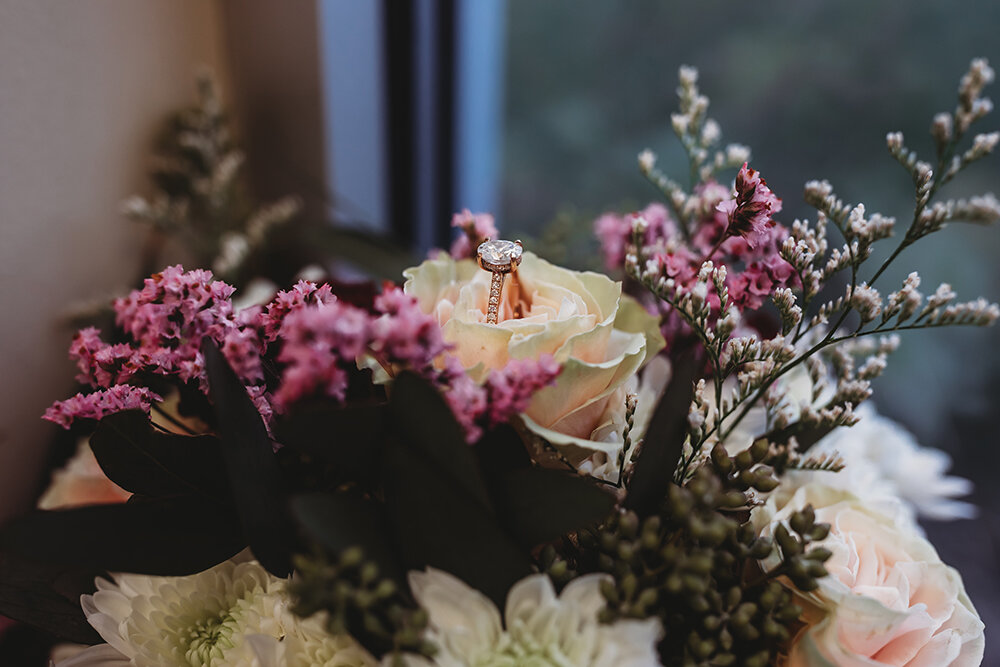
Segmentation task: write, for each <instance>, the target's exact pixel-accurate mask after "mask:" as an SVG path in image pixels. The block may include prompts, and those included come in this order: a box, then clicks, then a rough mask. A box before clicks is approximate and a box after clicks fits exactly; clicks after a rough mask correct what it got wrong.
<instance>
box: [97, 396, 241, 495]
mask: <svg viewBox="0 0 1000 667" xmlns="http://www.w3.org/2000/svg"><path fill="white" fill-rule="evenodd" d="M90 447H91V449H92V450H93V451H94V456H95V457H96V458H97V462H98V463H99V464H100V466H101V469H102V470H103V471H104V474H106V475H107V476H108V478H109V479H110V480H111V481H113V482H114V483H115V484H117V485H118V486H120V487H122V488H123V489H125V490H126V491H130V492H132V493H138V494H142V495H145V496H151V497H161V496H175V495H183V494H190V493H200V494H204V495H205V496H207V497H210V498H213V499H216V500H220V501H225V500H227V499H228V497H229V494H230V491H229V480H228V479H227V477H226V470H225V464H224V462H223V460H222V452H221V450H220V447H219V439H218V438H215V437H213V436H209V435H203V436H185V435H174V434H168V433H163V432H160V431H157V430H155V429H154V428H153V427H152V425H151V424H150V421H149V417H147V416H146V414H145V413H143V412H142V411H140V410H129V411H126V412H119V413H116V414H113V415H110V416H108V417H105V418H104V419H102V420H101V422H100V424H98V426H97V430H96V431H95V432H94V435H93V436H91V438H90Z"/></svg>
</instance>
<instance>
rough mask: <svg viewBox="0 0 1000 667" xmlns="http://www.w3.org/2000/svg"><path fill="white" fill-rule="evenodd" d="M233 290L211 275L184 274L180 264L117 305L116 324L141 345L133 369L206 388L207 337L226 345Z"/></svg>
mask: <svg viewBox="0 0 1000 667" xmlns="http://www.w3.org/2000/svg"><path fill="white" fill-rule="evenodd" d="M234 291H235V290H234V288H233V287H232V286H231V285H227V284H226V283H224V282H221V281H217V280H216V281H213V280H212V273H211V272H210V271H204V270H194V271H188V272H185V271H184V269H183V267H181V266H180V265H179V264H178V265H176V266H171V267H168V268H166V269H164V270H163V272H162V273H157V274H154V275H153V276H152V277H151V278H147V279H146V281H145V284H144V286H143V288H142V289H141V290H135V291H133V292H132V293H131V294H130V295H129V296H127V297H124V298H121V299H118V300H116V301H115V314H116V322H117V324H118V326H120V327H121V328H122V329H124V330H125V332H126V333H128V334H129V335H130V336H131V337H132V339H133V340H134V341H135V344H136V345H135V348H134V349H135V352H134V354H133V357H132V360H131V362H130V363H131V368H132V369H133V370H135V371H138V370H141V369H145V370H149V371H151V372H154V373H159V374H161V375H174V374H176V375H178V376H179V377H180V379H181V380H183V381H185V382H187V381H188V380H192V379H196V380H198V381H200V382H202V383H204V381H205V378H204V376H203V373H204V360H203V359H201V352H200V349H201V343H202V341H203V340H204V338H205V337H206V336H208V337H210V338H212V339H213V340H215V341H217V342H221V341H222V340H223V339H224V338H225V335H226V333H227V330H229V329H230V328H232V327H233V326H234V325H233V322H232V316H233V306H232V301H231V300H230V299H231V297H232V295H233V292H234ZM124 379H126V378H122V377H120V378H119V379H118V381H119V382H121V381H123V380H124Z"/></svg>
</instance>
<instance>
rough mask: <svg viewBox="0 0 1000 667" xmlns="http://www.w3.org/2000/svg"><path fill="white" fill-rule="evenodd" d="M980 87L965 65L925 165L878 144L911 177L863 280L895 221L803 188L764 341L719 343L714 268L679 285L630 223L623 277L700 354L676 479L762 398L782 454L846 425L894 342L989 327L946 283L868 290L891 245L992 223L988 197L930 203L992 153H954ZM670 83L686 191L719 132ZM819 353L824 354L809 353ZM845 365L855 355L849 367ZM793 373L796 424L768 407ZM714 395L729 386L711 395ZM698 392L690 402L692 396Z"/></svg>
mask: <svg viewBox="0 0 1000 667" xmlns="http://www.w3.org/2000/svg"><path fill="white" fill-rule="evenodd" d="M992 80H993V70H992V69H991V68H990V67H989V65H988V64H987V63H986V61H984V60H975V61H973V63H972V65H971V67H970V69H969V72H968V73H967V74H966V75H965V77H963V79H962V83H961V86H960V88H959V104H958V105H957V107H956V109H955V110H954V111H953V112H951V113H943V114H938V115H937V116H935V118H934V121H933V123H932V126H931V135H932V138H933V140H934V144H935V146H936V151H937V159H936V161H935V162H934V163H932V162H928V161H924V160H921V159H920V157H919V156H918V154H917V152H916V151H914V150H911V149H909V148H908V147H907V146H906V144H905V141H904V137H903V135H902V134H901V133H899V132H891V133H889V134H888V135H887V137H886V143H887V146H888V148H889V151H890V153H891V154H892V155H893V157H895V158H896V159H897V160H898V161H899V162H900V164H901V165H903V167H904V168H905V169H906V170H907V171H908V172H909V174H910V176H911V178H912V180H913V184H914V200H915V206H914V211H913V215H912V217H911V221H910V224H909V226H908V228H907V229H906V232H905V234H904V235H903V237H902V239H901V240H900V241H899V242H898V243H897V245H896V247H895V249H894V250H893V251H892V252H891V253H890V254H889V256H888V257H887V259H885V260H884V261H883V263H882V264H881V265H880V266H879V267H878V269H877V270H875V271H874V273H872V274H871V276H870V277H868V278H867V279H863V278H862V275H863V273H864V269H865V268H866V267H867V264H866V262H867V261H868V260H869V259H870V257H871V256H872V253H873V248H874V246H875V244H876V243H878V242H880V241H883V240H885V239H888V238H890V237H891V236H892V235H893V232H894V229H895V227H896V220H895V218H893V217H890V216H885V215H882V214H880V213H871V214H870V213H868V211H867V209H866V207H865V206H864V205H863V204H848V203H845V202H844V201H843V200H842V199H840V198H839V197H838V196H837V195H836V193H835V192H834V189H833V186H832V185H831V184H830V183H829V182H828V181H819V180H815V181H810V182H808V183H807V184H806V186H805V200H806V202H807V203H809V204H810V205H811V206H813V207H815V208H816V209H817V211H818V216H817V219H816V222H815V223H810V222H809V221H808V220H804V221H803V220H796V221H795V223H794V224H793V225H792V227H791V230H790V233H789V236H788V237H787V238H786V239H785V240H784V242H783V244H782V245H781V247H780V249H779V254H780V256H781V257H782V258H783V259H784V260H785V261H787V262H788V263H789V264H790V265H791V266H792V268H793V269H794V271H795V274H796V275H797V277H798V278H799V286H798V287H796V288H794V289H793V288H778V289H776V290H775V291H774V292H773V293H772V295H771V300H772V302H773V304H774V306H775V307H776V308H777V310H778V314H779V316H780V318H781V335H780V336H779V337H777V338H774V339H771V340H758V339H757V338H756V337H745V336H743V337H737V338H732V336H733V334H734V332H735V331H736V329H737V323H738V315H737V314H736V310H735V308H732V307H731V306H730V305H729V304H728V303H727V293H726V289H725V276H726V271H727V268H726V266H725V265H716V264H714V263H713V262H711V261H706V262H705V263H703V265H702V267H701V270H700V271H699V273H698V276H697V280H695V281H694V282H688V283H684V284H681V283H679V282H678V281H676V280H675V279H673V278H672V277H671V276H669V275H667V273H666V271H665V269H664V268H663V267H661V266H660V264H659V262H658V261H656V260H655V259H654V256H653V253H652V252H649V251H650V250H654V249H651V248H646V247H644V245H643V243H644V241H643V239H644V238H645V233H646V229H647V227H646V226H645V224H644V221H642V220H637V221H636V225H635V228H634V232H635V233H634V234H633V245H632V246H631V247H630V248H629V253H628V259H627V262H626V271H627V273H628V274H629V275H630V277H632V278H634V279H635V280H637V281H639V282H640V283H642V284H643V285H645V286H646V287H647V288H649V289H650V290H651V291H652V292H653V294H654V295H656V296H657V297H659V298H660V299H662V300H663V301H664V302H666V303H667V304H669V305H670V306H672V309H673V312H675V313H676V314H677V315H678V316H680V317H681V319H682V320H683V321H684V322H685V323H686V324H687V325H688V326H689V327H690V328H691V330H692V331H693V333H694V334H695V335H696V336H697V338H698V339H699V340H700V341H701V342H702V344H703V345H704V347H705V349H706V352H707V357H708V361H709V363H710V364H711V366H712V368H713V380H712V382H713V384H714V387H713V388H714V401H713V402H712V404H708V402H706V401H705V400H703V399H702V398H699V399H698V400H696V402H695V403H694V404H693V405H692V407H691V413H690V415H689V420H688V421H689V423H690V425H691V428H690V429H689V437H690V441H689V443H688V446H687V447H686V448H685V452H686V454H685V455H683V456H682V460H681V464H680V466H679V470H680V471H686V470H687V469H688V467H689V465H690V463H691V461H692V460H693V459H695V458H696V457H698V456H699V453H700V452H701V451H702V450H703V448H704V446H705V444H706V443H707V442H710V441H711V440H713V439H717V440H720V441H724V440H725V439H726V437H727V435H729V434H730V433H732V432H733V431H734V430H735V429H736V428H737V427H738V425H739V423H740V422H741V421H742V420H743V419H744V418H745V417H746V416H747V414H748V413H749V412H750V411H751V410H752V409H754V407H755V406H756V405H757V404H758V403H760V402H761V401H762V400H763V401H764V404H765V405H764V408H765V410H766V413H767V422H768V425H769V427H770V428H771V429H773V430H776V431H782V432H783V433H781V435H782V438H783V442H785V443H787V441H788V440H789V438H792V437H795V434H796V432H798V433H799V434H800V435H801V432H802V431H803V429H812V430H814V431H815V434H816V437H818V436H820V435H822V433H823V432H825V431H828V430H829V429H830V428H832V427H835V426H838V425H848V424H851V423H853V422H854V421H855V420H856V416H855V414H854V411H855V409H856V408H857V406H858V405H859V404H860V403H861V402H863V401H864V400H866V399H867V398H868V396H869V395H870V394H871V388H870V382H871V380H872V379H874V378H875V377H877V376H878V375H880V374H881V373H882V372H883V370H884V369H885V367H886V363H887V356H888V354H889V353H890V352H891V351H892V350H894V349H895V348H896V346H897V345H898V339H897V338H896V337H895V336H894V332H898V331H904V330H911V329H922V328H929V327H938V326H947V325H975V326H985V325H989V324H992V323H993V322H994V321H995V320H996V319H997V318H998V316H1000V308H998V306H997V305H996V304H991V303H989V302H987V301H985V300H983V299H977V300H975V301H971V302H966V303H955V302H954V299H955V294H954V292H953V291H952V290H951V288H950V287H949V286H947V285H942V286H941V288H939V289H938V290H937V291H936V292H935V293H934V295H932V296H931V297H929V298H927V299H926V302H925V299H924V296H923V295H922V294H921V292H920V291H919V289H918V288H919V286H920V276H919V275H918V274H917V273H915V272H914V273H911V274H910V275H909V276H908V277H907V278H906V280H905V281H904V282H903V285H902V286H901V287H900V288H899V289H897V290H895V291H892V292H890V293H888V296H886V297H883V295H882V293H881V292H880V291H879V289H878V287H877V286H876V283H877V281H878V280H879V278H880V277H881V276H882V274H883V273H884V272H885V271H886V269H887V268H888V267H889V266H890V265H891V264H892V263H893V262H894V261H895V260H896V259H897V258H898V256H899V255H900V253H901V252H902V251H903V250H904V249H905V248H907V247H908V246H910V245H912V244H913V243H915V242H916V241H917V240H919V239H921V238H923V237H924V236H927V235H928V234H931V233H934V232H937V231H939V230H940V229H942V228H943V227H944V226H945V225H946V223H948V222H951V221H958V220H962V221H969V222H974V223H991V222H995V221H997V220H1000V202H998V201H997V199H996V197H994V195H993V194H991V193H987V194H983V195H980V196H976V197H972V198H969V199H961V200H946V201H942V202H936V201H934V198H935V196H936V195H937V193H938V191H939V190H940V188H941V187H942V186H943V185H945V184H946V183H948V182H949V181H950V180H951V179H953V178H954V177H955V175H957V174H958V173H959V172H960V171H961V170H963V169H964V168H966V167H967V166H968V165H970V164H972V163H974V162H976V161H978V160H980V159H982V158H983V157H986V156H987V155H989V154H991V153H992V152H993V151H994V150H995V149H996V147H997V145H998V144H1000V134H998V133H996V132H989V133H981V134H977V135H975V136H974V137H973V138H972V139H971V145H969V146H968V147H967V148H965V149H962V148H961V144H962V140H963V138H964V137H966V135H967V133H968V131H969V129H970V127H971V126H972V124H973V123H974V122H976V121H978V120H979V119H981V118H982V117H984V116H985V115H986V114H987V113H989V111H990V110H991V109H992V104H991V103H989V101H988V100H985V99H983V98H982V97H981V94H982V91H983V88H984V87H985V86H986V85H987V84H989V83H990V82H991V81H992ZM680 81H681V83H680V88H679V89H678V94H679V96H680V112H679V113H677V114H674V115H673V116H672V118H671V121H672V125H673V127H674V131H675V132H676V133H677V134H678V136H679V137H680V138H681V141H682V143H683V144H684V147H685V149H686V150H687V152H688V156H689V160H690V163H691V172H692V183H696V182H699V181H698V178H699V177H701V179H702V181H704V180H705V179H707V178H709V177H710V176H711V175H712V174H713V173H714V172H713V171H708V172H705V173H701V169H702V167H703V166H705V165H711V164H714V163H713V162H710V161H708V162H706V158H705V156H706V145H705V142H704V140H705V139H706V138H707V139H713V140H714V139H717V138H718V136H720V134H721V132H720V131H719V130H718V128H717V127H716V126H715V124H714V123H713V124H712V125H711V126H708V123H709V119H707V115H706V114H707V109H708V100H707V99H706V98H705V97H704V96H703V95H702V94H701V93H700V92H699V91H698V88H697V73H696V72H695V71H693V70H692V69H691V68H682V69H681V72H680ZM706 126H708V127H706ZM655 162H656V160H655V156H653V155H652V153H650V152H649V151H644V152H643V154H642V155H641V156H640V167H641V168H642V170H643V173H644V174H645V175H646V176H647V177H648V178H650V180H652V181H653V182H654V183H655V184H658V185H660V186H665V187H662V189H664V191H665V192H666V193H667V194H668V198H669V199H670V201H671V202H675V201H680V200H682V199H683V200H684V201H685V202H687V199H688V196H687V195H686V194H685V193H684V192H683V190H682V189H680V187H679V186H677V185H676V184H675V183H673V182H671V181H669V179H666V177H665V176H663V175H662V174H660V172H658V171H657V170H656V168H655ZM684 210H685V207H684V206H679V207H675V213H676V214H677V218H678V220H679V222H680V225H681V227H682V230H683V231H684V232H685V235H686V236H689V234H690V230H689V229H687V221H686V218H685V217H684V216H683V215H682V213H683V211H684ZM829 224H832V225H833V226H834V227H835V228H836V229H837V230H838V231H839V232H840V235H841V237H842V239H843V242H842V244H838V245H836V246H831V243H830V241H829V239H828V237H827V226H828V225H829ZM845 277H846V287H844V288H842V289H843V292H842V296H839V297H836V298H833V299H830V300H828V301H824V302H820V303H817V302H816V301H817V298H818V297H819V295H820V294H821V293H822V291H823V288H824V286H825V285H827V284H828V283H830V282H831V281H835V280H843V279H844V278H845ZM710 288H714V290H715V292H714V294H715V295H716V296H717V297H718V303H717V304H715V303H712V300H711V298H710V294H711V293H712V290H711V289H710ZM873 336H880V337H881V338H880V340H879V342H878V343H877V344H867V342H865V344H860V343H861V342H863V341H865V339H867V337H873ZM821 352H823V353H825V354H824V355H822V356H817V355H818V353H821ZM856 357H863V358H862V359H860V363H858V362H856V360H855V358H856ZM801 364H807V366H808V369H809V376H810V380H811V382H812V383H813V391H812V395H813V402H812V403H807V404H805V405H802V406H800V408H799V409H798V414H797V415H796V414H795V412H796V410H795V409H792V408H791V407H790V405H789V403H788V402H786V401H784V400H783V399H782V384H781V383H779V380H780V379H781V378H783V377H784V376H786V375H787V374H788V373H789V372H790V371H792V370H793V369H795V368H797V367H798V366H800V365H801ZM831 375H832V379H833V381H834V386H833V387H832V388H830V390H829V391H826V395H825V396H824V399H825V400H822V401H819V398H820V396H821V395H823V394H824V389H823V386H824V379H823V378H824V377H825V376H831ZM724 386H730V389H728V390H726V391H724V390H723V387H724ZM831 391H832V394H831V393H830V392H831ZM698 393H699V396H700V395H701V393H702V392H700V391H699V392H698ZM817 401H819V402H817ZM765 435H767V434H765ZM813 441H814V438H813ZM683 474H684V472H681V475H682V477H683Z"/></svg>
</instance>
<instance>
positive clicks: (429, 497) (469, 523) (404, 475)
mask: <svg viewBox="0 0 1000 667" xmlns="http://www.w3.org/2000/svg"><path fill="white" fill-rule="evenodd" d="M383 477H384V479H385V496H386V510H387V513H388V516H389V523H390V525H391V527H392V530H393V534H394V536H395V541H396V544H397V547H398V550H399V553H400V556H401V558H402V560H403V565H404V566H405V567H406V569H407V570H414V569H417V570H419V569H423V568H424V567H427V566H433V567H436V568H439V569H442V570H445V571H447V572H450V573H451V574H454V575H455V576H457V577H459V578H461V579H462V580H464V581H465V582H466V583H467V584H469V585H470V586H472V587H473V588H475V589H477V590H479V591H482V592H483V593H484V594H485V595H486V596H488V597H489V598H490V599H492V600H493V601H494V602H495V603H497V605H500V606H502V605H503V602H504V600H505V598H506V596H507V591H509V590H510V587H511V586H512V585H513V584H514V582H516V581H518V580H519V579H521V578H522V577H524V576H526V575H528V574H530V572H531V567H530V561H529V559H528V557H527V554H526V552H524V551H523V550H521V549H520V548H518V546H517V544H516V543H515V542H514V540H513V539H512V538H511V537H510V536H509V535H507V533H506V532H505V531H504V530H503V529H502V528H501V527H500V525H499V524H498V523H497V521H496V518H495V517H493V515H492V514H491V512H490V511H489V510H488V509H487V508H486V507H485V506H484V505H483V504H482V503H481V502H479V501H478V500H477V499H476V498H474V497H472V496H471V495H470V494H469V493H468V492H467V491H466V490H465V488H464V487H462V486H460V485H458V484H456V483H455V482H454V481H453V480H452V479H451V478H450V476H448V475H446V474H445V473H444V472H443V471H442V470H441V469H440V468H438V467H437V466H436V463H435V462H434V461H431V460H428V459H427V458H425V457H423V456H420V455H418V454H417V453H416V452H414V451H413V450H412V449H411V448H409V447H407V446H405V445H402V444H399V443H390V444H389V445H388V446H387V448H386V451H385V456H384V459H383Z"/></svg>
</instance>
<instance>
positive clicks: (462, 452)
mask: <svg viewBox="0 0 1000 667" xmlns="http://www.w3.org/2000/svg"><path fill="white" fill-rule="evenodd" d="M389 418H390V419H391V420H392V425H393V427H394V428H395V430H396V432H397V433H398V435H399V438H400V440H401V441H402V442H405V443H406V444H407V445H409V446H411V447H412V448H413V449H414V451H417V452H419V454H420V456H421V457H422V458H424V459H425V460H426V461H428V462H429V463H431V464H432V467H433V468H434V469H435V471H436V473H437V474H439V475H447V476H448V477H449V478H450V482H451V483H452V484H455V485H457V486H459V487H461V488H462V489H463V490H464V491H465V492H466V493H467V494H469V496H471V497H472V498H474V499H475V500H477V501H478V502H479V503H480V504H482V505H483V506H484V507H486V508H490V507H491V504H490V499H489V495H488V494H487V492H486V486H485V482H484V480H483V476H482V474H481V472H480V470H479V464H478V462H477V461H476V457H475V454H474V453H473V448H472V447H470V446H469V445H468V444H467V443H466V442H465V437H464V434H463V432H462V427H461V426H460V425H459V423H458V422H457V421H455V416H454V414H452V411H451V408H449V407H448V404H447V403H446V402H445V400H444V397H442V396H441V394H440V392H438V390H437V389H435V388H434V386H433V385H431V384H430V383H429V382H428V381H426V380H424V379H423V378H420V377H418V376H417V375H414V374H413V373H401V374H400V375H399V376H398V377H397V378H396V380H395V382H394V383H393V389H392V400H391V401H390V402H389Z"/></svg>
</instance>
